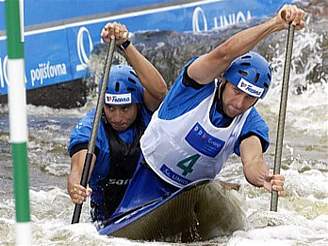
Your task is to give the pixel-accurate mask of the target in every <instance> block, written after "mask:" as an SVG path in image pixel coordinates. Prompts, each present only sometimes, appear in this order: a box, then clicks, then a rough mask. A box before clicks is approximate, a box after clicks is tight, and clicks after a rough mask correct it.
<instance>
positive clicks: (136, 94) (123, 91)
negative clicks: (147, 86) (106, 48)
mask: <svg viewBox="0 0 328 246" xmlns="http://www.w3.org/2000/svg"><path fill="white" fill-rule="evenodd" d="M101 84H102V83H100V85H99V88H101ZM142 102H143V86H142V85H141V83H140V80H139V78H138V76H137V74H136V73H135V72H134V70H133V69H132V68H131V67H130V66H127V65H115V66H112V67H111V69H110V75H109V78H108V81H107V88H106V92H105V104H109V105H124V104H131V103H142Z"/></svg>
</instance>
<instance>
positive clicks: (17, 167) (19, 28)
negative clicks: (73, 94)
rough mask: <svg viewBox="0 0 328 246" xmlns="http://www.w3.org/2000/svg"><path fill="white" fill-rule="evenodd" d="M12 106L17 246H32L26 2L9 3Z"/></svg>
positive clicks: (18, 0)
mask: <svg viewBox="0 0 328 246" xmlns="http://www.w3.org/2000/svg"><path fill="white" fill-rule="evenodd" d="M5 6H6V31H7V52H8V78H9V83H8V105H9V128H10V142H11V149H12V159H13V173H14V193H15V207H16V222H17V223H16V245H31V244H32V233H31V224H30V203H29V174H28V160H27V116H26V92H25V81H24V78H25V66H24V0H6V3H5Z"/></svg>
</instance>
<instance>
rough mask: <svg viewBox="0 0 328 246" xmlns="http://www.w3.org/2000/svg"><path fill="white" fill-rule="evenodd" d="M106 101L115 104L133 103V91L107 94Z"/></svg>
mask: <svg viewBox="0 0 328 246" xmlns="http://www.w3.org/2000/svg"><path fill="white" fill-rule="evenodd" d="M105 103H106V104H113V105H122V104H131V103H132V97H131V93H127V94H110V93H106V94H105Z"/></svg>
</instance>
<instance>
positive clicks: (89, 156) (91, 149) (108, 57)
mask: <svg viewBox="0 0 328 246" xmlns="http://www.w3.org/2000/svg"><path fill="white" fill-rule="evenodd" d="M114 48H115V40H111V42H110V43H109V44H108V48H107V53H106V61H105V65H104V73H103V80H102V81H103V83H102V86H101V90H100V93H99V96H98V100H97V106H96V113H95V116H94V120H93V125H92V132H91V137H90V141H89V144H88V152H87V155H86V157H85V161H84V166H83V171H82V176H81V182H80V185H82V186H83V187H87V183H88V178H89V173H90V167H91V162H92V157H93V153H94V150H95V145H96V138H97V132H98V127H99V123H100V119H101V115H102V111H103V107H104V99H105V92H106V87H107V80H108V76H109V73H110V68H111V64H112V59H113V54H114ZM96 79H97V76H96ZM82 204H83V203H81V204H75V208H74V213H73V218H72V224H74V223H79V220H80V215H81V210H82Z"/></svg>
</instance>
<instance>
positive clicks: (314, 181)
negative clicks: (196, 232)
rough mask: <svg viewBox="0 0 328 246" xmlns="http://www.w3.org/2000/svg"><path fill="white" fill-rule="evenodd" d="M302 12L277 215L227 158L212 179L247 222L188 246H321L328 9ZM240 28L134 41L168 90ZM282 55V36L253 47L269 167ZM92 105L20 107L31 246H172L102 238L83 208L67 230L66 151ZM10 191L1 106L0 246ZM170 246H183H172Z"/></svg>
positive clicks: (11, 220)
mask: <svg viewBox="0 0 328 246" xmlns="http://www.w3.org/2000/svg"><path fill="white" fill-rule="evenodd" d="M322 5H323V8H321V9H320V6H322ZM307 6H308V8H309V9H311V10H312V13H313V14H312V15H310V16H308V19H307V24H308V25H307V28H306V29H305V30H304V31H301V32H296V33H295V40H294V49H293V60H292V67H291V75H290V93H289V98H288V108H287V116H286V128H285V138H284V145H283V157H282V170H281V173H282V174H284V175H285V177H286V186H285V188H286V191H287V196H286V197H285V198H280V199H279V206H278V212H269V204H270V194H269V193H267V192H265V191H264V189H262V188H255V187H252V186H251V185H249V184H248V183H247V181H246V180H245V178H244V177H243V174H242V165H241V163H240V160H239V158H237V157H236V156H233V157H232V158H230V159H229V161H228V163H227V164H226V166H225V168H224V169H223V171H222V173H221V174H220V176H219V178H220V179H222V180H225V181H229V182H235V183H239V184H240V185H241V188H240V190H239V192H238V193H239V196H240V203H241V206H242V207H243V209H244V210H245V213H246V215H247V228H246V229H245V230H242V231H236V232H234V233H233V234H232V235H230V236H226V237H220V238H215V239H213V240H211V241H207V242H195V243H193V244H188V245H264V244H265V245H328V233H327V232H328V110H327V107H328V71H327V70H328V30H327V26H328V21H327V18H322V16H321V15H322V13H324V12H323V11H322V9H323V10H325V8H324V7H325V0H323V1H318V2H317V4H316V5H307ZM318 9H319V10H318ZM326 10H327V8H326ZM318 11H319V12H318ZM320 11H321V12H320ZM318 13H319V14H318ZM242 28H244V27H235V28H233V29H229V30H218V31H215V32H212V33H205V34H204V33H203V34H198V35H192V34H190V33H184V34H177V33H171V32H170V33H169V32H161V33H158V32H152V33H137V34H135V35H134V37H133V40H134V42H135V43H136V44H137V47H138V48H139V49H140V50H141V51H142V52H143V53H144V54H145V55H146V56H147V57H148V58H149V59H150V60H151V61H152V62H153V63H154V64H155V65H156V66H157V67H158V68H159V70H160V71H161V72H162V73H163V75H164V77H165V79H166V80H167V81H168V82H169V83H172V80H173V77H174V76H175V75H176V74H177V72H178V68H179V67H181V65H182V64H183V63H184V62H185V61H186V60H187V59H188V58H190V56H191V54H193V55H197V54H201V53H203V52H205V51H207V50H209V49H210V48H211V47H213V46H214V45H216V44H217V43H218V42H220V40H222V39H224V38H225V37H228V36H230V35H231V34H232V33H234V32H236V31H237V30H240V29H242ZM285 45H286V32H282V33H279V34H277V35H272V36H270V37H269V38H268V39H267V40H266V41H264V42H262V43H261V44H260V45H259V46H258V47H257V50H258V51H259V52H261V53H262V54H265V55H266V57H267V58H269V60H270V61H271V64H272V67H273V71H274V73H273V85H272V87H271V89H270V91H269V93H268V95H267V97H266V98H265V100H263V101H260V102H259V103H258V104H257V109H258V110H259V111H260V112H261V114H262V115H263V116H264V118H265V119H266V121H267V122H268V124H269V126H270V136H271V147H270V148H269V150H268V151H267V154H266V160H267V162H268V163H269V165H271V166H272V165H273V158H274V152H275V139H276V128H277V118H278V111H279V104H280V92H281V81H282V74H283V64H284V52H285ZM95 62H96V63H97V64H99V63H100V62H99V61H95ZM59 100H60V98H59ZM95 104H96V97H95V96H94V94H93V95H90V98H89V101H88V103H87V104H86V105H85V106H84V107H81V108H76V109H69V110H68V109H52V108H49V107H40V106H38V107H36V106H32V105H28V107H27V114H28V129H29V143H28V157H29V172H30V174H29V175H30V204H31V220H32V230H33V245H97V246H98V245H172V244H169V243H165V242H136V241H130V240H127V239H120V238H111V237H106V236H99V235H98V234H97V231H96V229H95V227H94V226H93V225H92V224H91V223H89V212H88V211H89V205H88V203H86V204H85V205H84V206H83V211H82V215H81V223H79V224H75V225H70V221H71V216H72V213H73V208H74V206H73V205H72V203H71V202H70V199H69V196H68V194H67V192H66V176H67V174H68V173H69V168H70V158H69V156H68V154H67V141H68V139H69V135H70V131H71V129H72V128H73V127H74V125H75V124H76V123H77V121H78V120H79V118H81V117H82V116H83V115H84V114H85V113H86V112H87V111H88V110H90V109H91V108H92V107H94V106H95ZM12 181H13V180H12V162H11V154H10V145H9V126H8V107H7V106H6V105H2V106H1V107H0V185H1V189H0V245H14V241H15V206H14V200H13V194H12V190H13V188H12ZM268 225H269V226H268ZM175 245H185V244H180V243H179V242H177V244H175Z"/></svg>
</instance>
